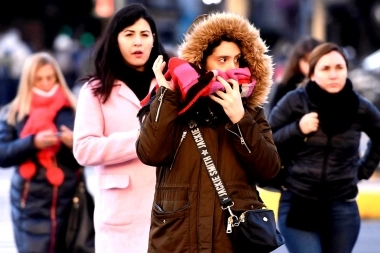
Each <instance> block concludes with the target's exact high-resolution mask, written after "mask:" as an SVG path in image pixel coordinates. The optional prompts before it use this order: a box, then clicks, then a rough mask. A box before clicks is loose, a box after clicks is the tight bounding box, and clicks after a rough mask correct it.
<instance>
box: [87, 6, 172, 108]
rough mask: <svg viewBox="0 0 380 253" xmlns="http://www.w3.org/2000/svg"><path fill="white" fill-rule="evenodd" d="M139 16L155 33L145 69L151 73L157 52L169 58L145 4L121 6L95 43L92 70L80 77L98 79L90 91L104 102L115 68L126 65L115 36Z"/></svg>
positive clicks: (108, 94) (112, 81) (109, 92)
mask: <svg viewBox="0 0 380 253" xmlns="http://www.w3.org/2000/svg"><path fill="white" fill-rule="evenodd" d="M141 18H142V19H144V20H146V21H147V22H148V24H149V26H150V29H151V30H152V34H153V35H154V42H153V48H152V51H151V53H150V56H149V59H148V61H147V62H146V68H145V71H146V72H147V74H149V75H151V76H154V74H153V70H152V66H153V63H154V61H155V60H156V58H157V57H158V55H163V56H164V60H165V61H166V62H167V61H168V55H167V54H166V52H165V49H164V47H163V45H162V44H161V42H160V40H159V36H158V33H157V28H156V23H155V22H154V20H153V18H152V16H151V15H150V13H149V12H148V10H147V9H146V8H145V6H143V5H141V4H130V5H127V6H126V7H124V8H122V9H120V10H119V11H118V12H116V13H115V14H114V16H113V17H112V18H111V20H110V21H109V23H108V25H107V27H106V28H105V30H104V31H103V34H102V36H101V37H100V38H99V40H98V41H97V43H96V47H95V60H94V65H95V73H93V74H91V75H88V76H87V77H85V78H83V80H89V79H93V78H95V79H97V80H99V81H100V85H96V87H94V88H93V92H94V95H95V96H100V97H101V98H102V102H103V103H105V102H106V101H107V99H108V97H109V96H110V94H111V91H112V87H113V84H114V81H115V72H116V71H117V69H118V68H121V67H123V66H125V63H124V58H123V56H122V55H121V52H120V49H119V46H118V41H117V36H118V34H119V33H120V32H121V31H122V30H123V29H124V28H125V27H128V26H132V25H133V24H134V23H135V22H136V21H137V20H139V19H141Z"/></svg>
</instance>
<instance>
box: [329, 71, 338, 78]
mask: <svg viewBox="0 0 380 253" xmlns="http://www.w3.org/2000/svg"><path fill="white" fill-rule="evenodd" d="M329 76H330V78H336V77H337V76H338V73H337V72H336V71H335V70H331V71H330V75H329Z"/></svg>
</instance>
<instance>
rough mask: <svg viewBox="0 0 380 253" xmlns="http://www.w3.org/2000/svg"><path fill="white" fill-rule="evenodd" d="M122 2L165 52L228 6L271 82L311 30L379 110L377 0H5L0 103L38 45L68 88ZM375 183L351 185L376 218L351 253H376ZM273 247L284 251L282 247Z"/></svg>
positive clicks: (4, 245) (0, 215) (4, 176)
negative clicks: (344, 61) (266, 63)
mask: <svg viewBox="0 0 380 253" xmlns="http://www.w3.org/2000/svg"><path fill="white" fill-rule="evenodd" d="M129 3H142V4H144V5H145V6H146V7H147V8H148V9H149V10H150V12H151V13H152V15H153V17H154V19H155V20H156V23H157V28H158V31H159V33H160V36H161V39H162V41H163V42H164V44H165V46H166V48H167V50H168V51H170V53H171V54H172V55H175V54H176V46H177V45H178V44H179V43H181V41H182V39H183V34H184V33H185V32H186V30H187V28H188V27H189V25H190V24H191V22H192V21H193V19H194V18H195V17H196V16H198V15H199V14H202V13H209V12H212V11H232V12H236V13H239V14H241V15H243V16H245V17H247V18H248V19H249V20H250V21H251V22H252V23H253V24H254V25H255V26H256V27H257V28H258V29H260V33H261V37H262V38H263V39H264V40H265V41H266V43H267V45H268V47H269V54H270V55H271V56H273V61H274V63H275V65H274V67H275V72H274V77H273V79H274V81H276V80H279V78H280V77H281V74H282V69H283V64H284V62H285V60H286V59H287V57H288V53H289V52H290V50H291V49H292V47H293V45H294V43H295V42H296V41H297V40H298V39H299V38H301V37H303V36H305V35H311V36H313V37H315V38H318V39H321V40H323V41H331V42H335V43H337V44H339V45H340V46H342V47H343V48H344V51H345V52H346V54H347V56H348V59H349V61H350V69H349V76H350V78H351V80H352V81H353V84H354V88H355V89H356V90H357V91H358V92H359V93H361V94H362V95H364V96H365V97H367V98H368V99H369V100H370V101H372V102H373V103H374V104H375V105H376V106H377V107H378V108H379V109H380V0H12V1H7V2H6V5H7V7H5V6H2V7H1V8H0V107H1V106H3V105H5V104H7V103H8V102H10V101H11V100H12V99H13V98H14V96H15V94H16V91H17V85H18V80H19V77H20V73H21V67H22V65H23V63H24V60H25V58H26V57H27V56H28V55H29V54H31V53H33V52H37V51H41V50H44V51H50V52H51V53H53V54H54V55H55V56H56V58H57V60H58V61H59V63H60V65H61V67H62V70H63V71H64V74H65V76H66V79H67V82H68V84H69V86H70V88H71V89H73V91H74V93H76V90H78V88H79V87H80V86H81V83H78V82H77V79H78V78H81V77H83V76H84V75H86V74H87V73H89V72H90V71H91V70H92V64H91V62H92V61H91V53H92V49H93V46H94V43H95V41H96V39H97V38H98V37H99V36H100V34H101V33H102V31H103V29H104V27H105V25H106V23H107V22H108V20H109V18H110V17H111V16H112V15H113V14H114V13H115V12H116V11H117V10H119V9H120V8H122V7H123V6H125V5H126V4H129ZM4 5H5V4H4ZM76 94H77V93H76ZM363 143H364V141H363ZM363 147H364V145H363ZM0 169H1V168H0ZM379 171H380V170H379ZM11 173H12V170H0V235H1V236H0V252H2V253H14V252H15V249H14V243H13V235H12V233H10V231H11V229H12V228H11V221H10V217H9V212H10V211H9V209H10V206H9V199H8V198H9V187H10V177H11ZM87 174H88V176H89V185H90V187H91V185H92V181H91V180H92V177H91V175H92V170H91V169H88V170H87ZM379 175H380V173H379ZM373 178H374V179H376V178H380V177H373ZM379 182H380V180H379V179H377V180H370V181H369V182H368V183H362V184H359V187H360V191H361V193H362V196H361V197H360V199H359V200H361V201H362V202H363V203H364V204H363V203H362V204H361V206H360V207H361V213H362V214H363V216H362V217H364V218H369V219H371V218H375V219H376V220H370V221H364V222H363V229H362V230H361V232H360V237H359V241H358V244H357V246H356V247H355V251H354V252H355V253H375V252H379V247H380V245H379V242H380V241H379V239H378V235H379V233H380V225H379V224H380V223H379V222H380V218H379V217H380V213H379V210H374V208H375V209H377V208H378V204H377V205H374V203H375V204H376V203H378V200H379V194H380V187H379V185H380V184H379ZM364 196H369V197H368V198H365V197H364ZM276 197H278V196H275V198H270V197H268V198H267V199H265V201H266V202H268V203H269V204H270V203H271V202H270V201H271V199H274V202H276V203H277V202H278V200H277V199H276ZM274 202H273V203H274ZM268 206H270V205H268ZM273 209H275V205H274V206H273ZM370 211H373V212H370ZM373 213H374V214H375V215H377V216H374V215H373ZM365 215H367V216H365ZM276 252H278V253H283V252H286V250H285V247H281V248H280V249H279V250H277V251H276Z"/></svg>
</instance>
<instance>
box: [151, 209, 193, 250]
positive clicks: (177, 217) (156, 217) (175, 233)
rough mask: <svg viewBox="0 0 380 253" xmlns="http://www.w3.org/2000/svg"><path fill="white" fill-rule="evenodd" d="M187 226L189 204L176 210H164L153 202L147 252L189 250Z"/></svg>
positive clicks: (188, 225)
mask: <svg viewBox="0 0 380 253" xmlns="http://www.w3.org/2000/svg"><path fill="white" fill-rule="evenodd" d="M189 227H190V218H189V205H186V206H183V207H182V208H181V209H179V210H177V211H173V212H164V211H163V210H162V208H161V207H160V206H159V205H157V204H156V203H154V205H153V212H152V220H151V230H150V235H149V240H150V243H149V252H162V249H165V252H171V253H179V252H183V253H186V252H190V239H189V237H190V232H189Z"/></svg>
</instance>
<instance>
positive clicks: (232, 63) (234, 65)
mask: <svg viewBox="0 0 380 253" xmlns="http://www.w3.org/2000/svg"><path fill="white" fill-rule="evenodd" d="M226 67H227V70H229V69H236V68H238V67H239V63H237V62H235V61H234V60H232V59H231V60H229V61H228V62H227V64H226Z"/></svg>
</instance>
